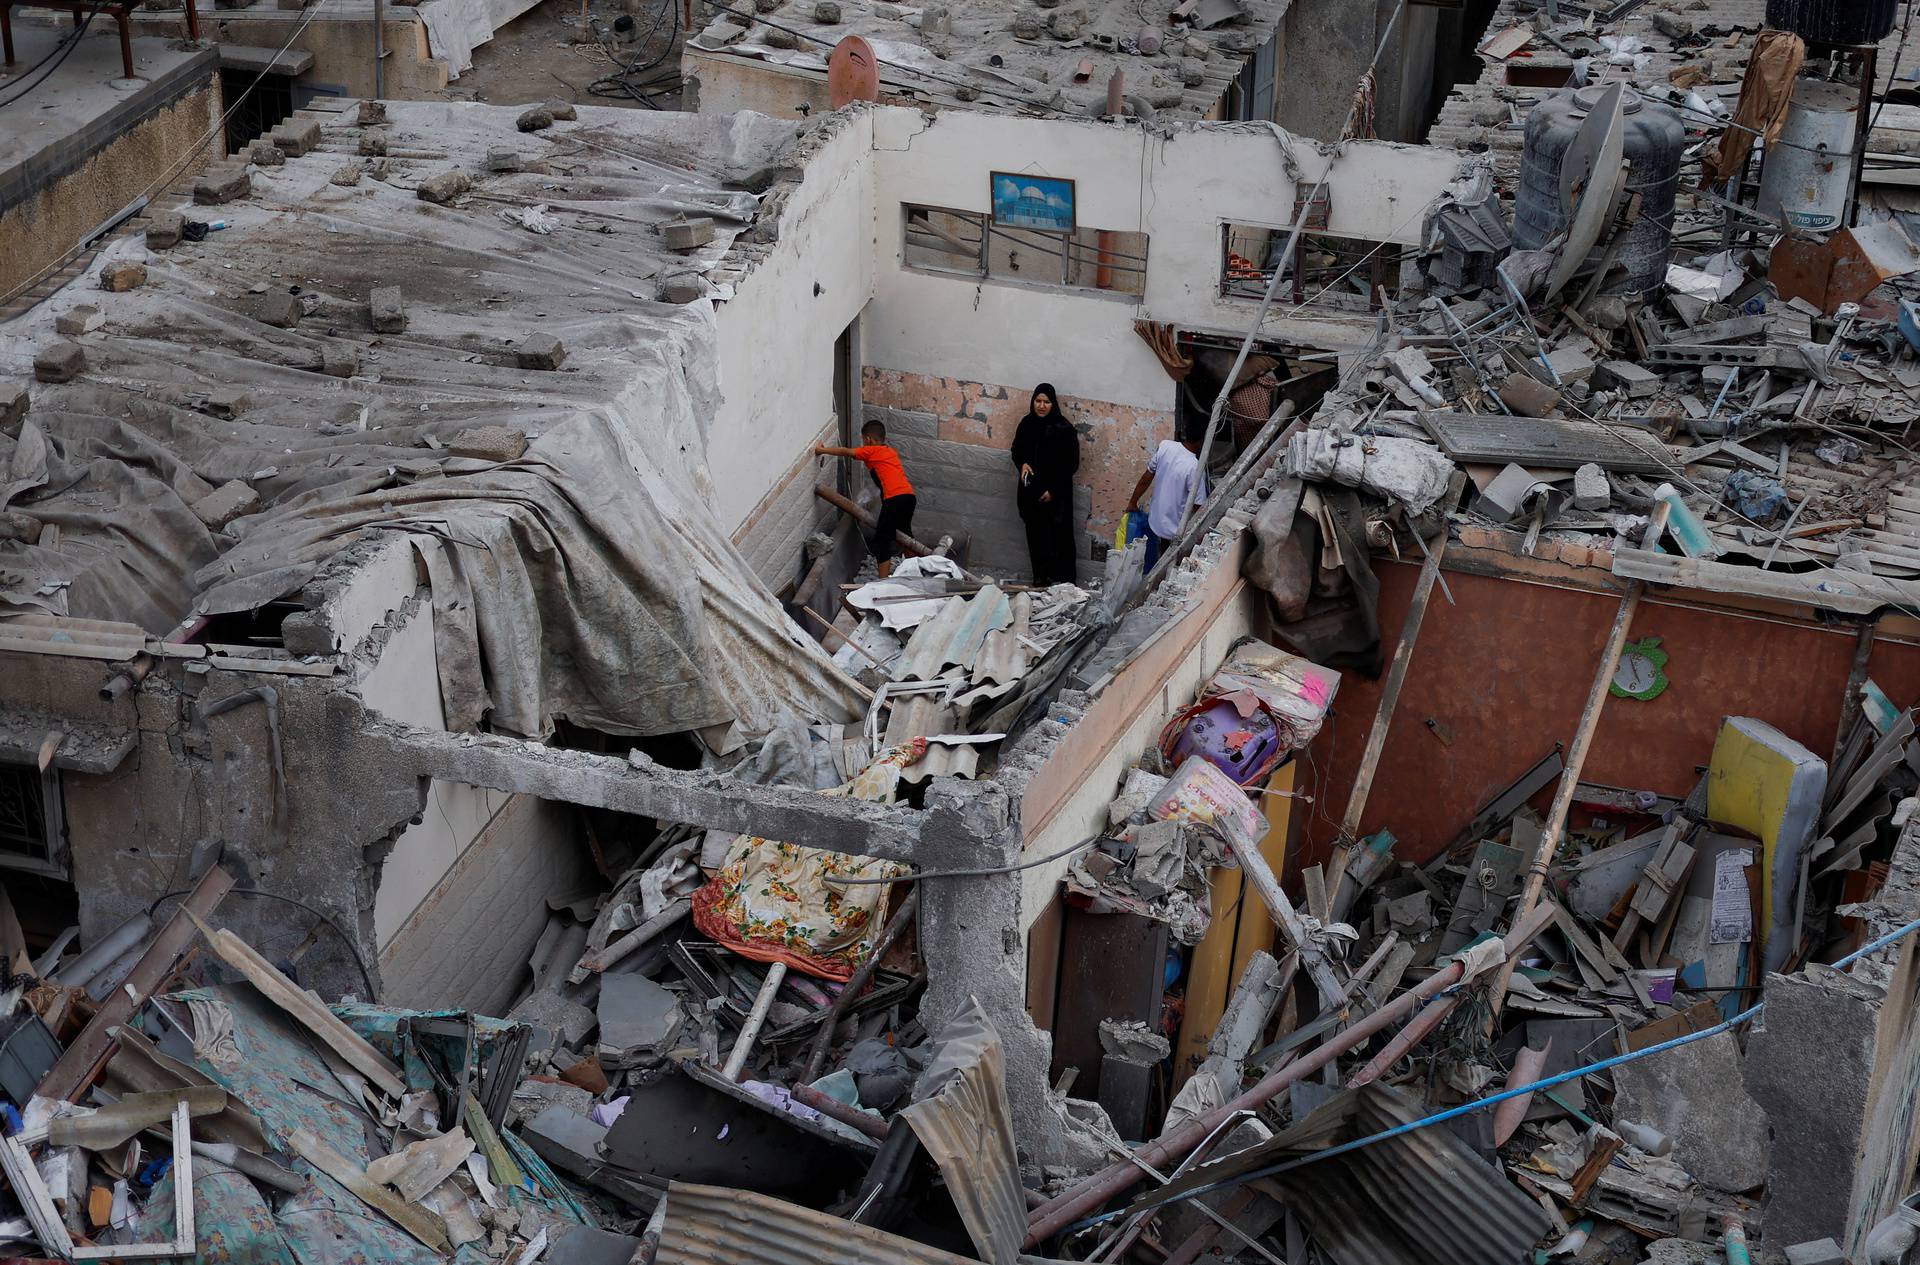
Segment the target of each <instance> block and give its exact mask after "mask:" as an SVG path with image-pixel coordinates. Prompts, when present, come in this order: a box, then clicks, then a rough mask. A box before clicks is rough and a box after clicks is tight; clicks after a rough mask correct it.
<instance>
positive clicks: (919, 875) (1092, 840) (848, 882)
mask: <svg viewBox="0 0 1920 1265" xmlns="http://www.w3.org/2000/svg"><path fill="white" fill-rule="evenodd" d="M1101 837H1102V836H1100V835H1092V836H1089V837H1088V838H1085V839H1082V840H1081V841H1080V842H1079V843H1076V844H1074V845H1073V846H1072V847H1071V848H1062V849H1061V850H1060V851H1058V852H1056V853H1054V854H1053V855H1052V856H1044V857H1039V858H1037V859H1035V860H1032V861H1022V862H1020V864H1018V865H994V866H989V867H987V868H986V869H981V870H915V871H912V872H910V873H907V874H896V875H895V876H894V877H892V878H841V877H840V876H839V875H838V874H828V875H825V876H824V877H823V880H822V881H824V882H828V883H832V884H833V885H834V886H836V887H854V886H865V885H869V884H879V883H911V882H913V881H914V880H915V879H923V878H991V877H993V876H994V875H997V874H1018V873H1019V872H1020V871H1021V870H1031V869H1033V868H1035V867H1036V866H1041V865H1046V864H1047V863H1049V862H1051V861H1059V860H1063V859H1065V858H1067V857H1070V856H1072V855H1073V854H1074V853H1076V852H1078V851H1080V850H1081V849H1082V848H1086V847H1089V846H1091V845H1093V844H1096V843H1098V842H1100V840H1101Z"/></svg>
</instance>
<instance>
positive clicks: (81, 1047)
mask: <svg viewBox="0 0 1920 1265" xmlns="http://www.w3.org/2000/svg"><path fill="white" fill-rule="evenodd" d="M232 890H233V875H231V874H229V873H227V871H226V870H224V869H222V868H221V867H220V866H218V865H215V866H213V867H212V868H210V869H209V870H208V871H207V872H206V873H205V874H203V875H201V876H200V881H199V882H198V883H196V884H194V888H193V891H192V892H191V893H189V894H188V896H187V898H186V900H184V901H182V902H181V904H180V907H179V908H178V909H176V910H175V911H174V913H173V917H171V918H169V919H168V920H167V925H166V926H164V927H162V928H160V934H159V935H157V936H155V937H154V938H153V943H152V944H150V945H148V946H147V951H146V952H145V953H143V954H141V955H140V960H139V961H138V962H136V963H134V966H133V971H132V973H131V974H129V975H128V976H127V981H126V983H125V984H123V985H122V986H121V987H119V988H116V989H114V990H113V992H111V993H110V994H108V995H107V999H106V1000H105V1001H103V1002H101V1003H100V1009H98V1010H96V1011H95V1012H94V1015H93V1018H92V1019H90V1020H88V1021H87V1026H86V1027H85V1028H84V1029H82V1031H81V1033H80V1035H79V1036H78V1037H76V1038H75V1039H74V1042H73V1044H72V1045H69V1046H68V1047H67V1049H66V1052H65V1053H64V1054H62V1055H61V1056H60V1058H59V1060H58V1061H57V1062H55V1063H54V1065H53V1066H52V1067H51V1068H50V1069H48V1071H47V1074H46V1075H45V1076H43V1077H41V1078H40V1085H39V1088H38V1089H37V1090H36V1091H35V1092H36V1093H38V1094H39V1095H40V1096H41V1097H43V1098H53V1099H67V1100H72V1099H74V1098H77V1097H78V1096H79V1094H80V1091H81V1090H83V1089H85V1088H86V1087H87V1086H88V1085H90V1084H92V1083H93V1078H94V1075H95V1069H96V1068H98V1067H99V1066H100V1065H101V1063H102V1062H104V1061H105V1059H106V1057H107V1055H108V1053H109V1052H110V1051H111V1050H112V1049H113V1048H114V1046H115V1045H116V1044H117V1042H115V1040H114V1038H113V1032H112V1030H113V1029H115V1028H118V1027H120V1026H121V1025H122V1024H125V1023H126V1022H127V1021H128V1020H129V1019H131V1018H133V1012H134V1009H135V1007H136V1006H139V1005H141V1004H143V1003H145V1001H146V1000H147V998H148V997H149V996H150V995H151V994H152V993H153V991H154V990H155V989H156V988H158V987H160V984H161V981H163V980H165V979H166V978H167V974H168V972H170V971H171V970H172V969H173V964H174V962H175V960H176V959H178V958H179V956H180V955H181V953H183V952H185V950H186V947H187V945H188V944H189V943H191V942H192V940H193V920H194V919H195V918H197V917H210V916H212V914H213V911H214V910H215V909H217V908H218V907H219V905H220V900H221V898H222V897H224V896H225V895H226V894H227V893H228V892H230V891H232Z"/></svg>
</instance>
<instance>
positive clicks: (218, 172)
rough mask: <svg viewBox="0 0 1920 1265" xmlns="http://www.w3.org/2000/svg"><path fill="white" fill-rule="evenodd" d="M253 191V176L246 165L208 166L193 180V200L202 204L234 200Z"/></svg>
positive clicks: (215, 204) (213, 204) (210, 204)
mask: <svg viewBox="0 0 1920 1265" xmlns="http://www.w3.org/2000/svg"><path fill="white" fill-rule="evenodd" d="M252 192H253V177H252V176H250V175H248V174H247V169H246V168H245V167H229V168H226V169H224V170H223V169H220V168H208V169H207V171H205V172H204V173H202V174H201V176H200V178H199V179H198V180H196V181H194V182H193V200H194V201H195V202H197V203H199V204H200V205H202V206H218V205H220V204H221V203H223V202H233V201H236V200H237V199H240V198H244V197H246V196H247V195H248V194H249V193H252Z"/></svg>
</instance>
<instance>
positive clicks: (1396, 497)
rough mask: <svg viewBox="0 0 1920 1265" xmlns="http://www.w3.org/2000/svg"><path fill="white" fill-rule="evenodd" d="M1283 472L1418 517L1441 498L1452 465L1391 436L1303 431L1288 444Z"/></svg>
mask: <svg viewBox="0 0 1920 1265" xmlns="http://www.w3.org/2000/svg"><path fill="white" fill-rule="evenodd" d="M1286 462H1287V466H1286V469H1287V473H1288V474H1290V475H1293V476H1294V477H1296V478H1300V479H1306V480H1309V481H1312V482H1332V483H1338V484H1341V485H1343V486H1345V487H1358V488H1364V489H1366V490H1367V491H1369V492H1372V493H1374V494H1375V495H1377V496H1383V497H1386V498H1388V499H1389V500H1392V501H1396V502H1398V503H1399V504H1401V505H1404V506H1406V509H1407V512H1408V513H1409V514H1423V513H1425V512H1426V511H1427V509H1428V508H1430V507H1431V506H1432V505H1434V504H1435V503H1436V502H1438V501H1439V499H1440V498H1441V497H1443V496H1445V495H1446V492H1447V484H1448V482H1449V481H1450V480H1451V479H1452V478H1453V469H1454V467H1453V461H1452V459H1451V458H1449V457H1448V456H1447V455H1446V454H1445V453H1443V452H1441V451H1440V450H1439V449H1438V448H1436V447H1434V446H1433V445H1432V444H1429V443H1424V442H1422V441H1421V440H1418V439H1399V438H1395V437H1394V436H1391V435H1342V434H1337V433H1335V432H1334V431H1331V430H1325V429H1314V430H1304V431H1301V432H1300V433H1298V434H1296V435H1295V436H1294V437H1293V438H1292V439H1291V440H1289V441H1288V442H1287V456H1286Z"/></svg>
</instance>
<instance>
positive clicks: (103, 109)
mask: <svg viewBox="0 0 1920 1265" xmlns="http://www.w3.org/2000/svg"><path fill="white" fill-rule="evenodd" d="M67 29H68V28H65V27H61V28H57V29H56V28H52V27H43V26H38V25H36V24H34V23H31V22H28V21H26V20H25V19H24V18H23V19H21V20H19V21H16V22H15V23H14V25H13V46H14V57H15V59H16V60H17V61H18V62H19V63H20V65H22V66H31V65H33V64H35V63H37V62H38V61H40V59H41V58H43V57H45V56H46V55H47V54H49V53H50V52H52V51H53V50H54V49H56V48H57V47H58V46H59V44H60V41H61V39H62V38H63V37H64V36H65V35H66V33H67ZM177 43H179V41H173V40H163V39H152V38H142V39H136V40H134V41H133V44H132V47H133V68H134V74H135V75H136V76H137V77H138V78H140V79H142V80H144V81H145V82H143V83H140V84H137V85H134V86H133V87H131V88H117V87H114V86H113V82H114V81H115V80H118V79H120V78H121V73H122V68H121V64H120V43H119V40H118V39H116V38H115V36H114V33H113V23H111V22H105V21H103V22H96V23H95V24H94V26H93V27H92V28H91V29H90V31H89V33H88V35H87V37H86V38H85V39H83V40H81V41H80V43H79V45H78V46H76V47H75V48H74V50H73V52H71V53H70V54H68V55H67V57H66V59H65V60H64V61H62V62H61V63H60V65H59V67H58V68H57V69H55V70H54V71H53V72H52V73H51V74H49V75H48V76H47V77H46V78H45V79H44V80H42V81H41V82H40V83H39V84H38V85H37V86H36V87H35V88H34V89H33V105H32V107H31V110H32V116H33V123H32V126H30V127H28V126H14V127H0V208H6V207H14V206H19V205H22V204H24V203H26V202H28V201H29V200H30V199H31V198H32V197H33V196H34V194H36V193H38V192H39V191H41V190H42V189H44V188H46V187H47V186H48V185H49V184H51V183H52V182H53V181H55V180H58V179H60V178H61V177H62V176H64V175H67V174H68V173H70V172H73V171H75V170H77V169H78V168H79V167H80V166H82V165H83V164H84V163H86V162H87V160H88V159H90V158H92V157H93V155H94V154H96V153H97V152H99V150H100V149H102V148H103V147H105V146H106V145H107V144H108V143H109V142H111V141H113V140H114V139H115V138H117V137H119V136H121V135H123V134H124V133H126V132H127V131H128V130H129V129H131V128H133V127H135V126H137V125H138V124H140V123H141V122H143V121H144V120H146V119H147V118H149V117H151V116H152V115H154V114H157V113H159V112H160V111H161V110H163V109H165V108H166V107H167V106H169V105H171V104H173V103H174V102H175V101H178V100H179V99H180V98H181V97H183V96H185V95H187V94H188V93H190V92H193V91H196V90H198V89H203V88H205V87H206V86H207V83H208V81H209V80H210V79H212V77H213V76H214V74H215V73H216V72H217V71H218V69H219V63H220V58H219V55H218V54H217V53H215V52H214V51H213V50H212V49H211V48H187V49H184V50H183V49H181V48H177V47H175V45H176V44H177Z"/></svg>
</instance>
